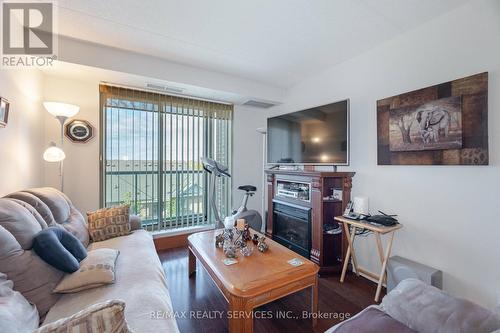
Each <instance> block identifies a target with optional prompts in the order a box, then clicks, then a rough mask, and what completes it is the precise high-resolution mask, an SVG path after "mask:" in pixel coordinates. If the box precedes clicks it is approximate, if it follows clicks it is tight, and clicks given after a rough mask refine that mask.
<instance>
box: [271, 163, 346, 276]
mask: <svg viewBox="0 0 500 333" xmlns="http://www.w3.org/2000/svg"><path fill="white" fill-rule="evenodd" d="M265 173H266V175H267V177H266V178H267V193H268V199H267V211H268V214H267V216H268V217H267V221H266V236H267V237H270V238H272V239H274V240H277V241H280V240H281V242H280V243H282V244H283V245H285V246H287V247H289V248H291V249H293V250H294V251H296V252H298V253H306V254H307V253H308V254H309V256H308V257H309V258H310V259H311V260H312V261H313V262H315V263H316V264H318V265H319V266H320V271H319V272H320V274H321V275H326V274H331V273H340V272H341V270H342V265H343V259H344V258H345V256H346V251H347V245H348V242H347V239H345V238H344V236H343V233H337V234H336V233H329V232H326V229H327V228H328V227H330V228H331V227H333V228H335V227H338V226H339V225H338V224H337V222H336V221H335V220H334V218H335V216H340V215H342V213H343V211H344V209H345V207H346V205H347V203H348V202H349V200H351V188H352V177H353V176H354V174H355V173H354V172H331V171H315V170H277V169H273V170H266V171H265ZM295 189H299V190H295ZM331 189H336V190H341V191H342V195H341V199H333V198H330V195H331V194H332V193H331ZM287 205H289V206H290V207H292V208H293V207H295V208H296V210H295V211H296V212H298V213H297V214H298V215H301V218H302V220H308V221H309V222H308V223H309V229H308V230H309V231H307V230H304V229H303V228H302V229H300V230H298V229H297V228H295V229H296V230H290V231H289V233H290V234H291V235H295V236H294V237H297V236H300V238H302V239H301V242H299V243H298V245H297V246H295V245H294V244H293V242H291V241H293V239H292V238H293V237H291V238H290V239H287V238H286V232H283V228H284V227H283V226H282V223H283V221H281V220H279V219H280V211H281V212H283V210H284V209H287V207H286V206H287ZM282 215H283V214H282ZM285 215H287V216H288V217H290V216H291V215H293V214H290V213H287V214H285ZM308 217H309V219H308ZM299 218H300V217H299ZM285 222H286V221H285ZM293 223H294V222H293V221H292V222H291V224H292V227H293ZM296 225H297V226H299V227H298V228H301V227H300V224H296ZM325 225H328V226H327V228H325ZM290 229H293V228H290ZM297 231H300V232H297ZM306 234H309V235H307V237H310V239H309V243H308V242H306V241H304V240H303V238H304V236H306ZM304 244H306V245H304ZM306 247H307V251H304V250H305V249H306ZM306 257H307V255H306Z"/></svg>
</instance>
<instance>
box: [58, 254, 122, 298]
mask: <svg viewBox="0 0 500 333" xmlns="http://www.w3.org/2000/svg"><path fill="white" fill-rule="evenodd" d="M119 254H120V251H118V250H114V249H95V250H92V251H90V252H89V253H88V256H87V258H85V259H84V260H83V261H82V262H81V263H80V269H79V270H78V271H76V272H74V273H73V274H67V275H66V276H65V277H64V278H63V279H62V280H61V282H59V284H58V285H57V287H56V288H55V289H54V292H55V293H62V294H66V293H76V292H78V291H82V290H85V289H91V288H96V287H100V286H103V285H106V284H110V283H114V282H115V264H116V259H117V258H118V255H119Z"/></svg>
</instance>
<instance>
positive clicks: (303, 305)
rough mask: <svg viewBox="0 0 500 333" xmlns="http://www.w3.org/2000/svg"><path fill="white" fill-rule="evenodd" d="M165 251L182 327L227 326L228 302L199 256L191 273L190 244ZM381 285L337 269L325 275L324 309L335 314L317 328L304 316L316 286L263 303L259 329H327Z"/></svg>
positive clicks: (193, 331) (218, 331)
mask: <svg viewBox="0 0 500 333" xmlns="http://www.w3.org/2000/svg"><path fill="white" fill-rule="evenodd" d="M159 256H160V259H161V262H162V264H163V269H164V270H165V273H166V275H167V282H168V286H169V291H170V296H171V298H172V303H173V307H174V311H175V314H176V316H177V324H178V325H179V329H180V331H181V333H197V332H214V333H224V332H227V313H226V311H227V310H228V306H227V303H226V301H225V299H224V297H223V296H222V294H221V292H220V291H219V289H217V286H216V285H215V284H214V282H213V281H212V279H211V278H210V276H209V275H208V274H207V272H206V271H205V270H204V269H203V266H202V265H201V264H200V263H199V262H198V263H197V271H196V274H195V275H194V276H192V277H191V278H188V250H187V248H177V249H171V250H165V251H161V252H159ZM375 290H376V284H375V283H373V282H371V281H368V280H366V279H364V278H362V277H356V276H354V275H349V276H347V277H346V281H345V282H344V283H343V284H341V283H339V276H337V275H334V276H331V277H321V278H320V279H319V311H320V313H322V314H325V315H327V316H329V317H330V318H327V319H322V318H320V319H319V320H318V325H317V326H316V327H315V328H313V327H312V326H311V320H310V319H303V311H309V309H310V292H309V290H305V291H301V292H299V293H296V294H293V295H289V296H287V297H285V298H282V299H280V300H277V301H274V302H272V303H269V304H266V305H264V306H261V307H259V308H257V309H256V310H257V311H258V312H255V317H257V316H259V317H260V318H256V319H254V320H255V321H254V331H255V332H256V333H264V332H266V333H267V332H273V333H274V332H286V333H292V332H303V333H306V332H324V331H325V330H327V329H328V328H330V327H331V326H333V325H335V324H336V323H338V322H339V321H340V318H342V317H345V316H347V314H348V315H350V316H353V315H354V314H356V313H358V312H359V311H361V310H362V309H364V308H365V307H367V306H368V305H370V304H374V301H373V297H374V295H375ZM277 316H281V318H277ZM183 317H185V318H183Z"/></svg>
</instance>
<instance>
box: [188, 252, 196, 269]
mask: <svg viewBox="0 0 500 333" xmlns="http://www.w3.org/2000/svg"><path fill="white" fill-rule="evenodd" d="M188 249H189V250H188V252H189V264H188V276H191V275H192V274H193V273H195V272H196V257H195V255H194V254H193V252H192V251H191V249H190V248H189V247H188Z"/></svg>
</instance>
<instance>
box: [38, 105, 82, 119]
mask: <svg viewBox="0 0 500 333" xmlns="http://www.w3.org/2000/svg"><path fill="white" fill-rule="evenodd" d="M43 106H44V107H45V108H46V109H47V111H49V113H50V114H51V115H53V116H54V117H67V118H71V117H73V116H75V115H76V114H77V113H78V111H80V107H79V106H78V105H73V104H66V103H60V102H43Z"/></svg>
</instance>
